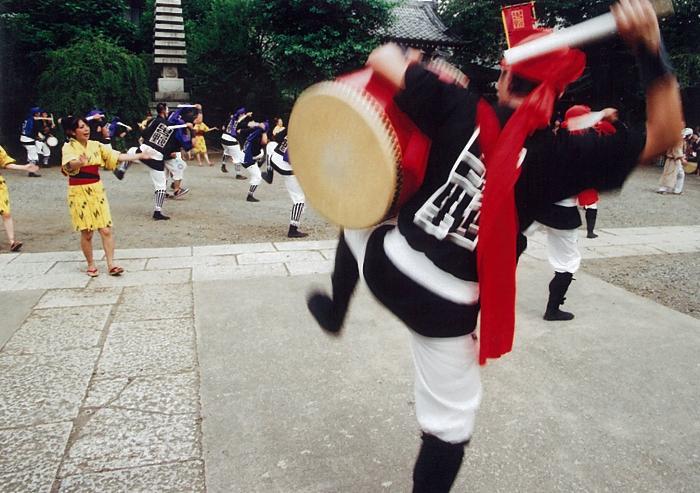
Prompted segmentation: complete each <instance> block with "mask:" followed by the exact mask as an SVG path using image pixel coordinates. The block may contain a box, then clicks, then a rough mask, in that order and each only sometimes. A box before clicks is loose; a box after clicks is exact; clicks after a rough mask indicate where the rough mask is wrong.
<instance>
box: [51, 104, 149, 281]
mask: <svg viewBox="0 0 700 493" xmlns="http://www.w3.org/2000/svg"><path fill="white" fill-rule="evenodd" d="M62 125H63V131H64V132H65V134H66V135H67V136H68V137H70V140H69V141H68V142H67V143H66V144H64V145H63V152H62V154H63V159H62V161H61V164H62V171H63V173H64V174H65V175H67V176H68V208H69V210H70V216H71V222H72V223H73V227H74V228H75V230H76V231H80V248H81V249H82V251H83V254H84V255H85V260H86V261H87V264H88V268H87V275H88V276H90V277H97V276H98V275H99V272H98V270H97V267H96V266H95V259H94V257H93V254H92V234H93V233H94V231H95V230H97V231H98V232H99V233H100V236H101V237H102V247H103V248H104V251H105V257H106V258H107V268H108V270H109V275H110V276H118V275H120V274H121V273H122V272H124V269H122V268H121V267H119V266H117V265H114V236H113V235H112V215H111V213H110V211H109V202H107V195H106V194H105V191H104V187H103V186H102V182H101V181H100V168H104V169H106V170H114V169H115V168H116V167H117V165H118V164H119V161H136V160H139V159H142V158H143V159H148V158H150V156H149V155H147V154H145V153H137V154H133V155H132V154H124V153H120V152H118V151H115V150H112V149H110V148H109V147H107V146H105V145H104V144H101V143H99V142H97V141H94V140H89V138H90V127H89V126H88V124H87V121H85V119H84V118H81V117H76V116H69V117H66V118H64V119H63V121H62Z"/></svg>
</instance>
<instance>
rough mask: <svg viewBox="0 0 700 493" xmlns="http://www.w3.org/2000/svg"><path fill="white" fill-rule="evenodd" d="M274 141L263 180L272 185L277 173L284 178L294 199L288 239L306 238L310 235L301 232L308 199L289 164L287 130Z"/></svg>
mask: <svg viewBox="0 0 700 493" xmlns="http://www.w3.org/2000/svg"><path fill="white" fill-rule="evenodd" d="M273 139H274V140H273V141H272V142H270V143H269V144H267V149H266V153H265V154H266V159H267V171H266V172H265V173H263V179H264V180H265V181H266V182H268V183H272V179H273V178H272V177H273V176H274V173H275V171H276V172H277V173H279V174H280V175H282V176H283V177H284V185H285V187H287V192H288V193H289V198H290V199H292V213H291V215H290V218H289V230H288V231H287V237H288V238H305V237H306V236H308V233H302V232H301V231H299V223H300V221H301V215H302V213H303V212H304V205H305V202H306V197H305V196H304V192H303V190H302V189H301V186H299V181H298V180H297V178H296V176H294V170H292V165H291V164H290V163H289V152H288V149H287V129H286V128H284V129H282V130H279V131H278V132H277V133H275V134H274V135H273Z"/></svg>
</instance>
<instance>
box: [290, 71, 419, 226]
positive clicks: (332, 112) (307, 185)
mask: <svg viewBox="0 0 700 493" xmlns="http://www.w3.org/2000/svg"><path fill="white" fill-rule="evenodd" d="M395 93H396V88H394V87H393V85H392V84H391V83H390V82H388V81H387V80H385V79H384V78H382V77H381V76H379V75H378V74H375V73H374V72H373V71H372V70H371V69H369V68H366V69H363V70H360V71H357V72H353V73H351V74H347V75H344V76H342V77H339V78H338V79H336V80H335V81H330V82H321V83H319V84H315V85H313V86H311V87H310V88H308V89H307V90H305V91H304V92H303V93H302V94H301V95H300V96H299V98H298V99H297V101H296V103H295V104H294V108H293V109H292V113H291V116H290V120H289V127H288V135H287V138H288V143H289V160H290V163H291V164H292V166H293V167H294V174H295V175H296V176H297V178H298V180H299V183H300V184H301V187H302V188H303V190H304V193H305V194H306V197H307V200H308V201H309V203H310V204H311V205H312V207H314V208H315V209H316V210H317V211H319V212H320V213H321V214H322V215H324V216H325V217H326V218H327V219H329V220H330V221H332V222H334V223H336V224H338V225H340V226H343V227H347V228H365V227H369V226H373V225H376V224H378V223H380V222H381V221H383V220H384V219H386V218H387V217H390V216H391V215H393V214H395V213H397V212H398V209H399V208H400V207H401V205H403V204H404V203H405V202H406V201H407V200H408V199H409V198H410V197H411V196H412V195H413V194H414V193H415V192H416V191H417V190H418V188H419V187H420V186H421V184H422V182H423V177H424V175H425V168H426V165H427V160H428V153H429V151H430V140H429V139H428V138H427V137H426V136H425V135H424V134H423V133H422V132H421V131H420V130H419V129H418V128H417V127H416V126H415V125H414V124H413V122H412V121H411V120H410V119H409V118H408V116H406V115H405V114H404V113H402V112H401V111H400V110H399V109H398V107H397V106H396V104H395V103H394V101H393V97H394V95H395Z"/></svg>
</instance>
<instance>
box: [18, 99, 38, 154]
mask: <svg viewBox="0 0 700 493" xmlns="http://www.w3.org/2000/svg"><path fill="white" fill-rule="evenodd" d="M40 114H41V108H39V107H34V108H31V109H30V110H29V113H28V114H27V117H26V118H25V119H24V120H23V121H22V129H21V133H20V136H19V141H20V143H21V144H22V146H23V147H24V149H25V150H26V151H27V163H29V164H38V162H39V153H38V151H37V142H36V138H37V133H38V131H39V121H38V120H37V119H36V118H38V117H39V115H40Z"/></svg>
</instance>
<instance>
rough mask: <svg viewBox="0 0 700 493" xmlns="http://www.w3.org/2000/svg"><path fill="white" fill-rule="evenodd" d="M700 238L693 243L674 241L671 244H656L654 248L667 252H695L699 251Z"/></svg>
mask: <svg viewBox="0 0 700 493" xmlns="http://www.w3.org/2000/svg"><path fill="white" fill-rule="evenodd" d="M698 245H700V239H698V240H697V241H695V242H692V243H674V244H671V245H656V246H655V247H654V248H657V249H658V250H660V251H662V252H665V253H693V252H697V251H698Z"/></svg>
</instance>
